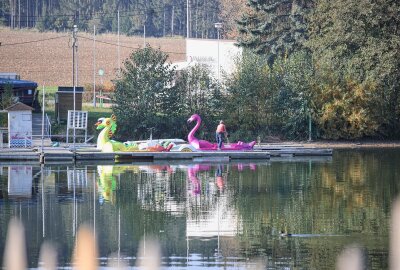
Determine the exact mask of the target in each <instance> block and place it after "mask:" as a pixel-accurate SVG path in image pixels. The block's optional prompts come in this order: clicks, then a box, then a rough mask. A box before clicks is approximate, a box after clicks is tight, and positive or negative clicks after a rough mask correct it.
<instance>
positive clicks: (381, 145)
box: [292, 140, 400, 149]
mask: <svg viewBox="0 0 400 270" xmlns="http://www.w3.org/2000/svg"><path fill="white" fill-rule="evenodd" d="M292 143H293V142H292ZM298 143H300V144H302V145H303V146H304V147H316V148H332V149H360V148H362V149H367V148H371V149H372V148H378V149H385V148H400V141H354V142H346V141H343V142H342V141H318V140H317V141H310V142H309V141H300V142H298Z"/></svg>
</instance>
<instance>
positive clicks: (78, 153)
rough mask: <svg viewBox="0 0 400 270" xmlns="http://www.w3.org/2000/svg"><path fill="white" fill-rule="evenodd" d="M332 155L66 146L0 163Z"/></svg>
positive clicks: (286, 149)
mask: <svg viewBox="0 0 400 270" xmlns="http://www.w3.org/2000/svg"><path fill="white" fill-rule="evenodd" d="M322 156H327V157H329V156H332V149H320V148H305V147H302V146H301V145H298V146H293V145H291V146H278V145H274V146H262V147H255V150H253V151H199V152H115V153H103V152H101V151H99V150H97V149H96V148H95V147H93V146H89V147H88V146H86V147H80V146H77V147H76V149H75V150H74V149H71V148H68V147H44V148H43V149H42V148H32V149H10V148H3V149H1V150H0V162H2V163H4V162H30V163H34V162H36V163H44V164H51V163H58V164H60V163H64V164H70V163H74V162H82V161H85V162H93V163H97V162H101V163H104V162H110V163H114V162H124V161H132V162H135V161H137V162H139V161H160V160H165V161H172V160H178V161H179V160H181V161H192V162H229V161H231V160H232V161H233V160H269V159H272V160H273V159H274V158H276V159H277V160H278V159H279V160H282V159H285V158H288V159H290V158H294V157H305V158H307V157H322Z"/></svg>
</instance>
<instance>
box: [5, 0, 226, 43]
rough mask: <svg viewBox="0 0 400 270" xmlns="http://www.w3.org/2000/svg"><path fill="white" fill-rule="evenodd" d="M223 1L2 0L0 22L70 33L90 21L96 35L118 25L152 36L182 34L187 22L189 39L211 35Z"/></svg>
mask: <svg viewBox="0 0 400 270" xmlns="http://www.w3.org/2000/svg"><path fill="white" fill-rule="evenodd" d="M226 2H228V1H226ZM224 4H227V3H220V1H215V0H190V1H188V0H163V1H159V0H119V1H115V0H79V1H78V0H74V1H70V0H9V1H7V0H6V1H1V3H0V18H1V21H0V24H1V25H3V26H9V27H11V28H36V29H38V30H40V31H69V30H70V29H71V28H72V27H73V25H77V26H78V28H79V29H80V30H81V31H91V30H92V29H93V26H94V25H95V26H96V29H97V31H98V33H105V32H114V33H116V32H117V31H118V29H119V31H120V33H121V34H126V35H143V34H144V33H145V35H146V36H151V37H165V36H186V35H187V27H186V26H187V24H189V29H190V30H189V32H190V33H189V35H190V36H191V37H196V38H212V37H214V36H215V31H214V23H215V22H216V21H217V20H218V19H219V16H220V14H221V11H220V10H221V7H222V5H224ZM188 6H189V8H188ZM188 19H189V20H188ZM118 24H119V28H118Z"/></svg>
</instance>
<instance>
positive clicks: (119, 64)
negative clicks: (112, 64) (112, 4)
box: [117, 10, 121, 75]
mask: <svg viewBox="0 0 400 270" xmlns="http://www.w3.org/2000/svg"><path fill="white" fill-rule="evenodd" d="M117 21H118V65H117V67H118V71H117V74H118V75H119V71H120V69H121V60H120V52H119V10H118V20H117Z"/></svg>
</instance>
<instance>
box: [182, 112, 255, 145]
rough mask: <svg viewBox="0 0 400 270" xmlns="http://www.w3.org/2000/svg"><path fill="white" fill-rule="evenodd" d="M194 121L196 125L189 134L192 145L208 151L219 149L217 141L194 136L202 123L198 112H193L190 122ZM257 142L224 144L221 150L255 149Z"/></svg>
mask: <svg viewBox="0 0 400 270" xmlns="http://www.w3.org/2000/svg"><path fill="white" fill-rule="evenodd" d="M193 121H196V125H195V126H194V128H193V129H192V130H191V131H190V132H189V135H188V141H189V144H190V145H192V146H193V147H194V148H196V149H197V150H208V151H209V150H211V151H212V150H217V149H218V145H217V144H216V143H211V142H209V141H205V140H199V139H197V138H196V137H195V136H194V135H195V133H196V131H197V130H198V129H199V127H200V124H201V118H200V116H199V115H198V114H193V115H192V116H191V117H190V118H189V119H188V123H191V122H193ZM255 144H256V141H252V142H250V143H244V142H241V141H238V142H237V143H231V144H222V147H221V150H234V151H243V150H253V147H254V145H255Z"/></svg>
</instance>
